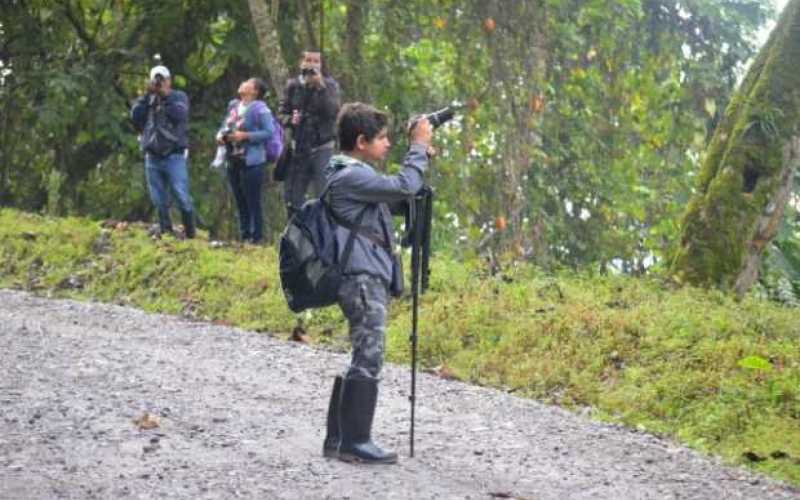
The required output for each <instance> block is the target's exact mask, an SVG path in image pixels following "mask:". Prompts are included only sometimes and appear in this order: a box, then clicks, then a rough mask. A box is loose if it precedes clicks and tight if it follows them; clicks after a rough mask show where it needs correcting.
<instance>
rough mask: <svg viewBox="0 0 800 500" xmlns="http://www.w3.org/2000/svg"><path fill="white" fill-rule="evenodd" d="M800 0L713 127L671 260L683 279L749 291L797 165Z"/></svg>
mask: <svg viewBox="0 0 800 500" xmlns="http://www.w3.org/2000/svg"><path fill="white" fill-rule="evenodd" d="M798 65H800V0H791V1H790V2H789V4H788V5H787V6H786V8H785V9H784V11H783V14H782V15H781V17H780V20H779V22H778V25H777V26H776V27H775V29H774V30H773V32H772V34H771V36H770V38H769V41H768V42H767V44H766V45H765V46H764V47H763V48H762V49H761V52H760V53H759V55H758V57H757V58H756V60H755V62H754V63H753V66H752V67H751V68H750V70H749V71H748V73H747V76H746V78H745V80H744V81H743V82H742V85H741V87H740V88H739V90H738V91H737V93H736V95H735V96H734V97H733V99H732V100H731V103H730V105H729V106H728V109H727V110H726V112H725V116H724V118H723V119H722V121H721V123H720V124H719V126H718V127H717V130H716V131H715V133H714V136H713V138H712V141H711V144H710V145H709V148H708V152H707V157H706V160H705V163H704V165H703V168H702V171H701V173H700V182H699V187H698V190H697V193H696V194H695V195H694V197H693V199H692V200H691V202H690V204H689V206H688V209H687V212H686V214H685V216H684V220H683V230H682V237H681V241H680V247H679V249H678V250H677V252H676V254H675V257H674V261H673V264H672V271H673V273H674V275H675V276H676V277H677V278H678V279H679V280H680V281H685V282H689V283H693V284H699V285H712V286H719V287H722V288H723V289H733V290H735V291H736V292H737V293H739V294H742V293H744V292H746V291H747V290H748V289H749V288H750V286H751V285H752V284H753V282H754V281H755V280H756V278H757V276H758V269H759V263H760V258H761V255H762V253H763V251H764V249H765V247H766V246H767V244H768V243H769V242H770V241H771V240H772V238H774V236H775V234H776V232H777V230H778V227H779V223H780V221H781V220H782V218H783V212H784V208H785V205H786V202H787V200H788V198H789V195H790V193H791V187H792V179H793V175H794V172H795V170H796V168H797V166H798V163H800V73H798V71H797V67H798Z"/></svg>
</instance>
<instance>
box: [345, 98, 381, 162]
mask: <svg viewBox="0 0 800 500" xmlns="http://www.w3.org/2000/svg"><path fill="white" fill-rule="evenodd" d="M388 125H389V116H388V115H387V114H386V113H384V112H383V111H378V110H377V109H375V108H373V107H372V106H370V105H369V104H364V103H363V102H350V103H347V104H345V105H344V106H342V110H341V111H340V112H339V117H338V118H337V119H336V130H337V133H338V135H339V147H340V148H341V150H342V151H352V150H354V149H355V148H356V141H358V136H359V135H363V136H364V138H365V139H366V140H367V142H369V141H371V140H372V139H374V138H375V137H377V136H378V134H380V133H381V130H383V129H384V128H386V127H388Z"/></svg>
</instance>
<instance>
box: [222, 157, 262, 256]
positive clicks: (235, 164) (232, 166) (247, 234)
mask: <svg viewBox="0 0 800 500" xmlns="http://www.w3.org/2000/svg"><path fill="white" fill-rule="evenodd" d="M265 172H266V166H265V164H263V163H262V164H260V165H252V166H249V167H248V166H247V165H246V164H245V162H244V160H242V159H239V158H231V160H230V162H229V164H228V182H229V183H230V185H231V191H233V197H234V199H235V200H236V208H237V209H238V211H239V230H240V231H241V236H242V241H247V240H251V241H252V242H253V243H260V242H261V240H262V239H264V207H263V204H262V202H261V199H262V190H263V188H264V177H265Z"/></svg>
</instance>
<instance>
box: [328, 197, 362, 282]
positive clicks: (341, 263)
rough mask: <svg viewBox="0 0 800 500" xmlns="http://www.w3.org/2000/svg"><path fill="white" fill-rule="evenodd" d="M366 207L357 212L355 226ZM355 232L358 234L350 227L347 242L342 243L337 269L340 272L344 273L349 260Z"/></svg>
mask: <svg viewBox="0 0 800 500" xmlns="http://www.w3.org/2000/svg"><path fill="white" fill-rule="evenodd" d="M367 208H369V207H368V206H367V207H364V208H363V209H361V213H360V214H358V218H357V220H356V226H360V225H361V221H362V220H363V219H364V215H365V214H366V213H367ZM331 215H333V211H331ZM335 219H336V218H335V217H334V220H335ZM345 227H346V226H345ZM356 234H358V232H357V231H353V230H352V229H350V236H349V237H348V238H347V243H346V244H345V245H344V253H342V259H341V260H340V261H339V271H340V272H342V274H344V266H346V265H347V263H348V262H350V254H352V253H353V245H355V242H356Z"/></svg>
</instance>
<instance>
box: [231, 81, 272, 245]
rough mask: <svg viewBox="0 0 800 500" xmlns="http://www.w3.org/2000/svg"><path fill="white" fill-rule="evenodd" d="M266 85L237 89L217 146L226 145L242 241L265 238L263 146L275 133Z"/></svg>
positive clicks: (244, 85) (246, 83)
mask: <svg viewBox="0 0 800 500" xmlns="http://www.w3.org/2000/svg"><path fill="white" fill-rule="evenodd" d="M266 92H267V85H266V83H265V82H264V81H263V80H261V79H259V78H250V79H249V80H246V81H244V82H242V84H241V85H239V99H234V100H232V101H231V102H230V103H228V110H227V112H226V114H225V119H224V120H223V122H222V127H221V128H220V130H219V131H218V132H217V143H218V144H224V145H226V147H227V149H228V151H227V161H228V168H227V173H228V181H229V183H230V185H231V191H232V192H233V197H234V199H235V200H236V208H237V210H238V212H239V229H240V232H241V238H242V241H246V242H251V243H261V241H262V240H263V238H264V210H263V204H262V199H263V188H264V178H265V175H266V173H265V170H266V163H267V150H266V142H267V140H268V139H269V138H270V137H271V136H272V134H273V133H275V130H274V126H273V120H272V112H271V111H270V109H269V107H268V106H267V104H266V103H265V102H264V101H263V99H264V95H265V94H266Z"/></svg>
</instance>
